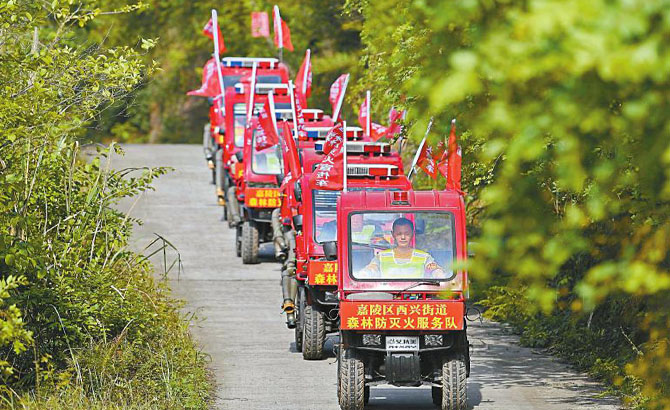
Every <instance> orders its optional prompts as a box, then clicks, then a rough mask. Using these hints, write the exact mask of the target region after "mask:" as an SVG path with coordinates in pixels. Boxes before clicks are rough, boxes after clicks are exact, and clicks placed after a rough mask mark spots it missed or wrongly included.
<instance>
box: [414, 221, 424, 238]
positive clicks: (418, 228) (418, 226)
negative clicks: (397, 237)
mask: <svg viewBox="0 0 670 410" xmlns="http://www.w3.org/2000/svg"><path fill="white" fill-rule="evenodd" d="M414 231H415V232H414V233H415V234H416V235H423V233H424V232H426V220H425V219H423V218H417V220H416V221H414Z"/></svg>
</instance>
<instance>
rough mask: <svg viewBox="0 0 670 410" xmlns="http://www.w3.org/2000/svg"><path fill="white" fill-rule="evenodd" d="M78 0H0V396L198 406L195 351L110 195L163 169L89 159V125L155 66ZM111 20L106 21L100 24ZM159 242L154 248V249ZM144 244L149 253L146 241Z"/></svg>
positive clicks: (138, 186) (94, 6)
mask: <svg viewBox="0 0 670 410" xmlns="http://www.w3.org/2000/svg"><path fill="white" fill-rule="evenodd" d="M107 7H108V6H107V5H106V4H105V2H99V1H97V0H90V1H86V2H77V3H75V2H72V1H67V0H63V1H60V0H54V1H52V2H49V3H44V2H34V1H28V0H19V1H16V0H0V129H1V132H0V135H1V137H0V378H1V380H2V383H0V407H3V408H4V407H7V408H14V407H22V408H40V409H42V408H76V409H79V408H81V409H88V408H184V407H188V408H204V407H206V406H207V403H208V397H209V389H210V383H209V380H208V377H207V374H206V370H205V357H204V355H203V354H201V353H200V352H199V350H198V349H196V347H195V346H194V343H193V341H192V340H191V339H190V337H189V334H188V322H187V321H186V320H184V318H183V317H182V316H181V314H180V313H179V312H178V311H177V308H178V307H179V303H178V302H177V301H175V300H173V299H171V297H170V295H169V291H168V289H167V288H166V287H165V286H164V283H162V281H159V282H157V281H156V280H155V279H154V270H153V267H152V265H151V264H150V263H149V262H148V259H147V257H146V256H143V255H139V254H137V253H135V252H133V251H131V250H130V249H129V247H128V244H129V239H130V235H131V228H132V225H133V223H134V222H139V221H135V220H133V219H132V218H129V216H128V215H126V214H124V213H122V212H120V211H118V210H117V209H118V208H117V206H116V205H117V204H118V203H119V201H120V200H122V199H123V198H130V197H134V196H137V195H138V194H139V193H141V192H142V191H145V190H147V189H150V184H151V181H152V180H153V179H154V178H155V177H157V176H159V175H161V174H162V173H164V172H165V171H166V170H164V169H137V170H119V169H116V168H115V166H114V165H115V164H113V162H112V158H113V157H114V156H118V154H119V150H118V148H116V147H115V146H114V145H112V146H110V147H109V148H107V149H104V150H100V151H98V152H97V153H96V151H95V149H92V150H91V148H90V147H89V149H88V151H87V152H91V151H93V156H92V157H88V156H87V154H85V153H84V151H83V150H82V148H81V147H80V145H79V144H78V143H77V139H78V138H82V137H83V136H84V134H85V133H86V128H87V127H89V126H90V125H91V124H93V123H94V122H95V121H96V118H99V116H100V114H101V113H103V112H104V110H105V109H106V108H107V107H109V106H110V104H113V103H114V102H115V101H119V100H121V99H124V98H126V96H128V95H129V94H130V93H133V92H135V91H136V90H137V89H138V87H139V86H140V85H141V84H142V83H143V82H144V81H145V80H146V78H148V76H150V75H151V73H152V72H153V71H154V70H155V67H154V65H153V64H152V63H149V64H146V63H145V61H146V59H145V56H144V54H145V53H146V51H147V50H148V49H150V48H151V47H152V45H153V42H152V41H150V40H149V41H138V42H137V43H138V44H137V47H129V46H116V47H107V46H106V45H105V44H104V43H103V44H100V43H96V42H95V41H92V40H91V39H89V38H88V37H87V32H86V30H87V29H88V28H89V26H90V25H91V24H93V23H94V22H95V21H96V18H97V16H99V15H102V14H103V13H112V14H110V15H123V14H124V13H128V12H132V11H133V9H134V8H135V7H132V6H130V7H120V8H118V9H114V8H107ZM112 32H113V31H112ZM159 249H160V248H159ZM149 252H150V251H149Z"/></svg>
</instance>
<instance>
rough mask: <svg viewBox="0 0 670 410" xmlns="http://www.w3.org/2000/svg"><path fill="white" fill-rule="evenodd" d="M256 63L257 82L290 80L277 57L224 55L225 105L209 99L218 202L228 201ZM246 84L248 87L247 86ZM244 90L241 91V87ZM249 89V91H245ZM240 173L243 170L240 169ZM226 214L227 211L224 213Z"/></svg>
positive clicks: (272, 82)
mask: <svg viewBox="0 0 670 410" xmlns="http://www.w3.org/2000/svg"><path fill="white" fill-rule="evenodd" d="M254 63H256V67H257V69H256V83H257V84H286V83H288V80H289V76H288V68H287V67H286V66H285V65H284V64H282V63H280V62H279V60H277V59H276V58H255V57H254V58H252V57H224V58H223V59H222V60H221V74H222V77H223V82H224V86H225V103H226V105H225V107H224V106H223V101H222V100H221V99H210V104H211V107H210V131H209V134H210V135H211V138H210V139H211V142H210V144H212V145H213V146H214V147H215V152H216V154H213V155H212V156H213V157H214V167H213V168H214V182H215V184H216V186H217V196H218V197H219V203H221V204H222V205H223V204H225V198H226V193H227V189H228V188H229V187H230V186H231V182H232V181H231V177H230V176H229V174H230V165H231V163H232V162H234V161H235V159H234V158H235V154H236V153H237V152H239V151H241V149H242V147H243V145H244V128H245V126H246V104H247V101H248V99H249V95H248V88H249V81H250V78H251V74H252V71H253V65H254ZM245 84H246V88H245ZM241 89H242V90H241ZM244 91H246V92H244ZM238 172H240V173H241V171H238ZM225 215H226V213H225V212H224V216H225Z"/></svg>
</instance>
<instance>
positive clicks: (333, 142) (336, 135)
mask: <svg viewBox="0 0 670 410" xmlns="http://www.w3.org/2000/svg"><path fill="white" fill-rule="evenodd" d="M343 142H344V123H341V122H338V123H337V124H335V126H334V127H333V128H331V129H330V131H328V135H326V141H325V142H324V143H323V153H324V154H326V155H328V154H329V153H330V151H332V150H333V149H335V148H337V147H339V146H340V145H343V144H342V143H343Z"/></svg>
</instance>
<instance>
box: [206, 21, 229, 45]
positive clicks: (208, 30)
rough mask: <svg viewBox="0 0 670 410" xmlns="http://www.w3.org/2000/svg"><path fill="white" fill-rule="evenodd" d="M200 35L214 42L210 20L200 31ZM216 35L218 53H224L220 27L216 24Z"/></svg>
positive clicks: (212, 24) (212, 25) (212, 26)
mask: <svg viewBox="0 0 670 410" xmlns="http://www.w3.org/2000/svg"><path fill="white" fill-rule="evenodd" d="M202 34H204V35H206V36H207V37H209V38H211V39H212V41H214V23H213V22H212V19H211V18H210V19H209V21H208V22H207V24H205V27H204V28H203V29H202ZM216 34H217V36H218V37H219V53H225V52H226V45H225V44H224V43H223V34H221V27H219V24H218V22H217V24H216Z"/></svg>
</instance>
